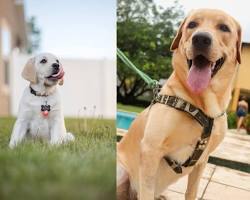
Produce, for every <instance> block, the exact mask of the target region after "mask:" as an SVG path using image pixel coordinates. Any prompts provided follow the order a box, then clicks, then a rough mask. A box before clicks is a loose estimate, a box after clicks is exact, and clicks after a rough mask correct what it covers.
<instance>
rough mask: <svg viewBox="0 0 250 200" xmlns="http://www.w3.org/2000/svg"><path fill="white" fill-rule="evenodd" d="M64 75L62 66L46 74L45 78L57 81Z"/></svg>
mask: <svg viewBox="0 0 250 200" xmlns="http://www.w3.org/2000/svg"><path fill="white" fill-rule="evenodd" d="M63 76H64V71H63V68H62V67H61V68H60V69H59V70H58V71H56V72H53V73H52V74H51V75H50V76H47V77H46V78H47V79H49V80H51V81H57V80H60V79H62V78H63Z"/></svg>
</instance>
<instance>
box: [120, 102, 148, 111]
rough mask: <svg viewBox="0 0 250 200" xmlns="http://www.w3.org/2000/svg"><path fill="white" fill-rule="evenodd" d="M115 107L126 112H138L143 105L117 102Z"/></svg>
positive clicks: (142, 108)
mask: <svg viewBox="0 0 250 200" xmlns="http://www.w3.org/2000/svg"><path fill="white" fill-rule="evenodd" d="M117 109H118V110H120V111H128V112H135V113H140V112H141V111H143V110H144V109H145V108H144V107H139V106H132V105H124V104H121V103H117Z"/></svg>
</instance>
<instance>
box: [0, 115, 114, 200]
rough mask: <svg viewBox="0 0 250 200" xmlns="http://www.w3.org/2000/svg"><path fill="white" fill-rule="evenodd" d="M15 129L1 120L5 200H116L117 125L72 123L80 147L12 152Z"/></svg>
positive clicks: (30, 146)
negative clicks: (10, 139)
mask: <svg viewBox="0 0 250 200" xmlns="http://www.w3.org/2000/svg"><path fill="white" fill-rule="evenodd" d="M13 123H14V119H13V118H0V148H1V150H0V199H19V200H20V199H115V171H116V170H115V160H116V159H115V122H114V120H104V119H99V120H84V119H66V127H67V130H68V131H70V132H72V133H74V135H75V136H76V141H75V142H73V143H70V144H66V145H61V146H59V147H51V146H49V145H48V144H47V143H45V142H41V141H35V142H34V141H26V142H24V143H23V144H21V145H19V146H18V147H17V148H16V149H14V150H10V149H9V148H8V142H9V138H10V134H11V130H12V127H13Z"/></svg>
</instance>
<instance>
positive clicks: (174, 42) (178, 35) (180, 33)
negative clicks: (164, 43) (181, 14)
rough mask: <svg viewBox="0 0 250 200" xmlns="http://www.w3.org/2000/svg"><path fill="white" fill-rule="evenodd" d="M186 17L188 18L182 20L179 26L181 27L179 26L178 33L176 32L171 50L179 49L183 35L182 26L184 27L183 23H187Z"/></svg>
mask: <svg viewBox="0 0 250 200" xmlns="http://www.w3.org/2000/svg"><path fill="white" fill-rule="evenodd" d="M186 19H187V18H185V19H184V20H183V21H182V22H181V24H180V26H179V28H178V31H177V33H176V35H175V38H174V40H173V42H172V44H171V47H170V50H171V51H174V50H175V49H177V48H178V46H179V43H180V40H181V36H182V28H183V25H184V24H185V21H186Z"/></svg>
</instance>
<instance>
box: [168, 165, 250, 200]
mask: <svg viewBox="0 0 250 200" xmlns="http://www.w3.org/2000/svg"><path fill="white" fill-rule="evenodd" d="M186 186H187V176H185V177H183V178H181V179H180V180H179V181H177V182H176V183H175V184H174V185H171V186H170V187H169V189H168V190H167V191H166V192H165V193H164V195H165V196H166V197H167V199H168V200H184V199H185V198H184V197H185V196H184V193H185V190H186ZM198 199H199V200H225V199H226V200H238V199H239V200H249V199H250V174H249V173H245V172H240V171H237V170H233V169H229V168H225V167H220V166H216V165H213V164H208V165H207V167H206V169H205V172H204V174H203V177H202V179H201V182H200V185H199V191H198Z"/></svg>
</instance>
